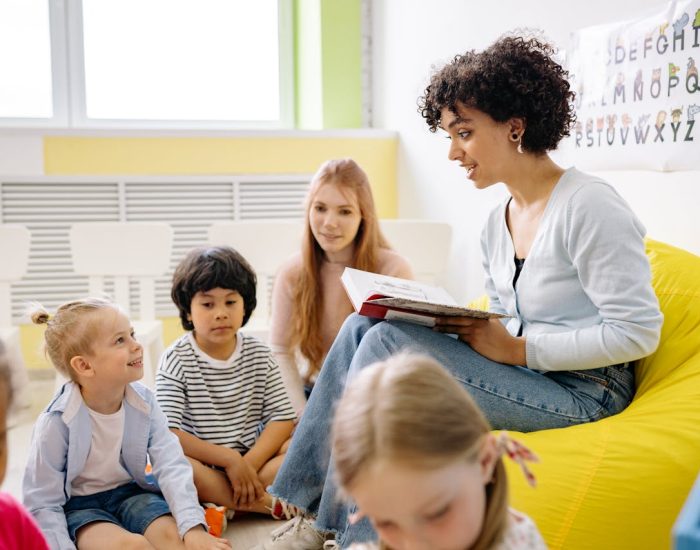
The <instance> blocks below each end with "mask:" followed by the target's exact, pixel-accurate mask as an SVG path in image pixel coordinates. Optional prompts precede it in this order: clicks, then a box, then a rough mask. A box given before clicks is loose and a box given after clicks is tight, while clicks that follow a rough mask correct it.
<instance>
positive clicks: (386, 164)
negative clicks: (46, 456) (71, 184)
mask: <svg viewBox="0 0 700 550" xmlns="http://www.w3.org/2000/svg"><path fill="white" fill-rule="evenodd" d="M396 150H397V139H396V138H394V137H382V138H366V137H360V138H346V137H245V138H244V137H235V138H231V137H164V138H161V137H159V138H154V137H138V138H137V137H76V136H46V137H45V138H44V171H45V173H46V174H47V175H66V174H72V175H84V174H89V175H97V174H99V175H113V174H147V175H190V174H208V175H221V174H232V173H235V174H280V173H309V172H314V171H316V168H318V166H319V165H320V164H321V163H322V162H323V161H325V160H327V159H330V158H337V157H352V158H354V159H355V160H356V161H357V162H358V163H359V164H360V165H361V166H362V167H363V168H364V169H365V170H366V171H367V174H368V175H369V178H370V181H371V182H372V189H373V191H374V194H375V200H376V202H377V209H378V211H379V216H380V217H382V218H394V217H396V215H397V196H396Z"/></svg>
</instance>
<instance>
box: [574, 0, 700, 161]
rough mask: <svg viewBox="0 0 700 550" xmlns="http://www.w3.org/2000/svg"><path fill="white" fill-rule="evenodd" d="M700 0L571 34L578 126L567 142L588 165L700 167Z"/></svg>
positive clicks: (682, 1) (675, 3)
mask: <svg viewBox="0 0 700 550" xmlns="http://www.w3.org/2000/svg"><path fill="white" fill-rule="evenodd" d="M699 63H700V0H674V1H672V2H671V3H670V4H668V5H667V6H665V7H662V8H658V9H656V10H654V11H653V12H648V13H647V14H646V15H644V16H640V17H638V18H635V19H630V20H627V21H622V22H617V23H610V24H605V25H599V26H596V27H589V28H585V29H582V30H580V31H577V32H576V33H574V34H573V36H572V43H571V49H570V50H569V52H568V59H567V66H568V69H569V72H570V81H571V85H572V89H573V90H574V91H575V92H576V113H577V122H576V126H575V127H574V128H573V129H572V132H571V137H570V138H569V139H567V140H566V142H567V143H565V146H566V147H567V149H569V150H570V151H571V150H572V149H573V151H571V152H572V153H573V157H574V158H575V159H576V164H577V165H578V166H579V167H582V168H585V169H599V170H606V169H626V170H628V169H646V170H664V171H666V170H669V171H670V170H692V169H695V170H697V169H700V80H699V79H698V64H699Z"/></svg>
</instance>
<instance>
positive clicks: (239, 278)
mask: <svg viewBox="0 0 700 550" xmlns="http://www.w3.org/2000/svg"><path fill="white" fill-rule="evenodd" d="M255 286H256V276H255V272H254V271H253V269H252V268H251V266H250V265H249V264H248V262H247V261H246V260H245V259H244V258H243V257H242V256H241V255H240V254H239V253H238V252H236V251H235V250H234V249H232V248H230V247H225V246H221V247H213V248H197V249H195V250H192V251H191V252H190V253H189V254H188V255H187V256H186V257H185V259H184V260H182V262H181V263H180V265H178V267H177V269H176V270H175V274H174V275H173V285H172V292H171V296H172V299H173V302H175V305H176V306H177V308H178V310H179V312H180V320H181V322H182V326H183V328H184V329H185V330H187V331H188V332H187V333H186V334H185V335H184V336H182V337H181V338H180V339H179V340H177V341H176V342H175V343H174V344H173V345H171V346H170V347H169V348H168V349H167V350H166V351H165V353H164V354H163V356H162V357H161V360H160V365H159V367H158V374H157V376H156V393H157V396H158V403H159V404H160V406H161V408H162V409H163V412H165V414H166V416H167V417H168V424H169V427H170V429H171V430H172V431H173V432H174V433H175V435H177V437H178V438H179V440H180V443H181V444H182V448H183V449H184V451H185V455H186V456H187V458H188V459H189V461H190V462H191V464H192V467H193V472H194V483H195V486H196V487H197V492H198V494H199V499H200V500H201V501H206V502H211V503H214V504H216V505H223V506H226V507H227V508H229V509H231V510H247V511H253V512H260V513H271V514H272V515H273V516H280V517H284V518H286V519H288V518H289V517H291V515H292V512H291V511H290V510H288V509H287V507H286V506H282V505H281V504H280V503H279V502H277V501H276V500H273V499H272V498H271V497H270V495H268V494H267V493H266V492H265V487H266V486H267V485H268V484H270V483H272V481H273V479H274V477H275V474H276V473H277V470H278V469H279V466H280V464H281V463H282V459H283V457H284V453H285V451H286V448H287V445H288V442H289V438H290V436H291V433H292V429H293V426H294V420H295V418H296V414H295V412H294V409H293V408H292V406H291V403H290V401H289V397H288V395H287V392H286V390H285V387H284V385H283V383H282V378H281V376H280V372H279V368H278V366H277V364H276V363H275V361H274V359H273V358H272V352H271V351H270V349H269V348H268V347H267V346H266V345H264V344H263V343H261V342H259V341H258V340H256V339H255V338H253V337H252V336H248V335H246V334H243V333H241V332H239V329H240V328H241V327H243V326H244V325H245V324H246V322H247V321H248V319H249V318H250V316H251V314H252V313H253V310H254V309H255V305H256V299H255Z"/></svg>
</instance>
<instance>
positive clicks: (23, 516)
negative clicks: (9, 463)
mask: <svg viewBox="0 0 700 550" xmlns="http://www.w3.org/2000/svg"><path fill="white" fill-rule="evenodd" d="M48 548H49V547H48V545H47V544H46V541H45V540H44V535H42V534H41V530H40V529H39V526H38V525H37V524H36V522H35V521H34V518H32V516H30V515H29V512H27V511H26V510H25V509H24V507H23V506H22V505H21V504H20V503H19V502H17V501H16V500H15V499H14V498H12V496H11V495H9V494H8V493H0V549H2V550H15V549H16V550H48Z"/></svg>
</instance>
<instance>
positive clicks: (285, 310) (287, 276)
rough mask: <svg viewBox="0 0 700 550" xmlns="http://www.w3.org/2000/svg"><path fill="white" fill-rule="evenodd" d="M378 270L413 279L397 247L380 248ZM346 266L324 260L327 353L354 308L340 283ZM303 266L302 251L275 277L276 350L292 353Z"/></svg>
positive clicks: (323, 327) (272, 340)
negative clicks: (295, 304) (293, 320)
mask: <svg viewBox="0 0 700 550" xmlns="http://www.w3.org/2000/svg"><path fill="white" fill-rule="evenodd" d="M377 259H378V262H377V263H378V268H377V272H378V273H381V274H382V275H391V276H393V277H401V278H403V279H413V272H412V270H411V266H410V264H409V263H408V262H407V261H406V259H405V258H403V256H400V255H399V254H398V253H396V252H394V251H393V250H388V249H384V248H383V249H381V250H380V251H379V257H378V258H377ZM345 267H346V265H344V264H338V263H330V262H324V264H323V266H322V267H321V295H322V296H323V312H322V314H321V333H320V335H319V336H320V338H321V342H322V344H323V353H324V356H325V354H326V353H328V350H329V349H330V347H331V344H332V343H333V340H334V339H335V337H336V335H337V334H338V331H339V330H340V327H341V325H342V324H343V321H345V318H346V317H347V316H348V315H350V314H351V313H352V312H353V311H354V310H353V308H352V304H351V303H350V300H349V299H348V297H347V295H346V294H345V289H344V288H343V285H342V283H341V282H340V276H341V275H342V274H343V270H344V269H345ZM300 269H301V254H296V255H294V256H293V257H292V258H290V259H289V260H288V261H287V262H285V263H284V264H283V265H282V267H281V268H280V271H279V273H278V274H277V277H276V279H275V287H274V290H273V293H272V321H271V327H270V345H271V346H272V348H273V350H274V351H276V352H279V351H282V350H284V351H285V352H290V351H292V350H290V346H289V342H290V339H291V328H292V327H291V325H290V323H289V319H290V318H291V314H292V307H293V305H292V299H293V289H294V285H295V282H296V278H297V277H298V273H299V270H300Z"/></svg>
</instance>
